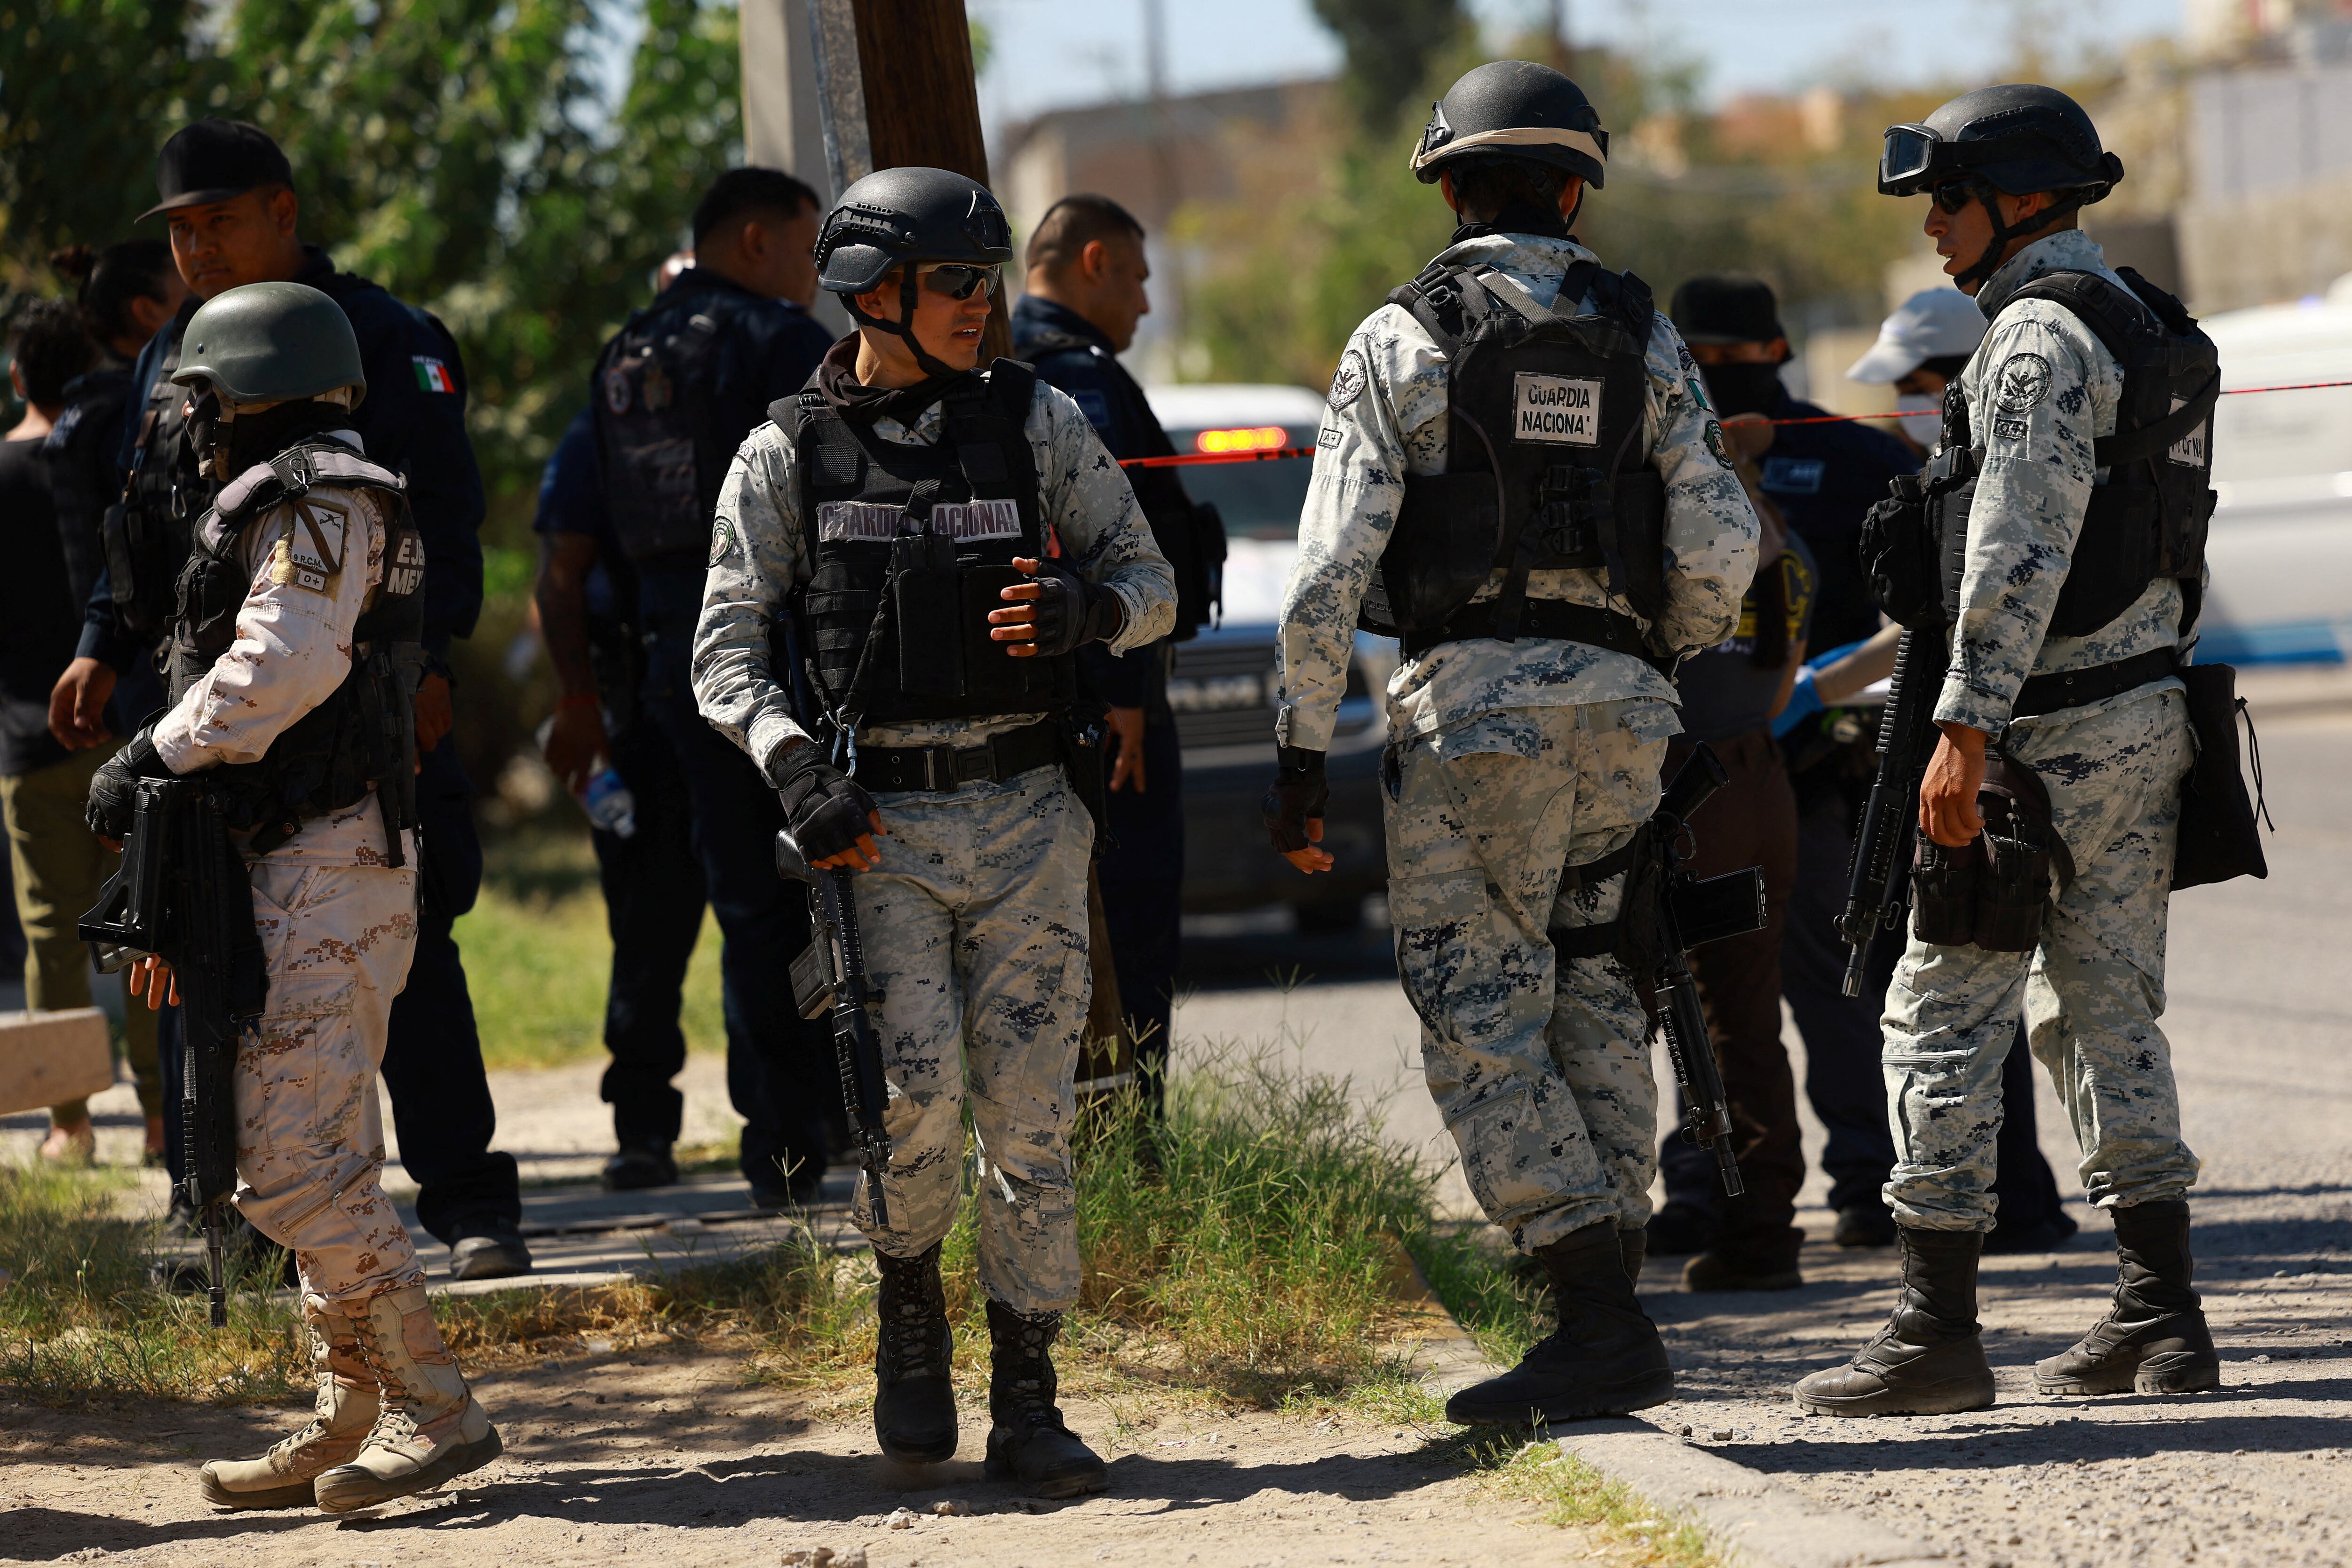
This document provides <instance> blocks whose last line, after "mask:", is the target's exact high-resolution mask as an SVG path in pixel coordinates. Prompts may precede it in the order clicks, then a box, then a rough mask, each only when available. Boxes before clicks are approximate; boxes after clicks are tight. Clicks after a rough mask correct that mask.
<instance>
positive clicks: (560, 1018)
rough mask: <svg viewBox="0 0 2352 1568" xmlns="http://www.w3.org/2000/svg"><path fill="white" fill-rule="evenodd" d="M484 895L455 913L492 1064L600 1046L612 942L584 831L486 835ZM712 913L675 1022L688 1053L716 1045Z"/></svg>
mask: <svg viewBox="0 0 2352 1568" xmlns="http://www.w3.org/2000/svg"><path fill="white" fill-rule="evenodd" d="M488 848H489V852H488V870H487V873H486V874H485V875H484V877H483V881H482V894H481V897H480V898H479V899H478V901H477V902H476V903H475V904H474V907H473V909H472V910H471V911H469V912H468V913H467V914H466V915H461V916H460V917H459V918H458V921H457V946H458V947H459V949H460V950H461V951H462V952H463V953H464V954H465V957H466V974H467V980H468V983H469V987H470V989H471V990H472V993H473V998H474V1022H475V1024H476V1026H477V1027H478V1029H479V1030H481V1035H482V1060H483V1061H484V1062H485V1063H487V1064H488V1066H490V1067H493V1068H529V1067H560V1066H562V1065H564V1064H566V1063H569V1062H576V1061H593V1060H595V1059H596V1058H598V1057H600V1056H602V1055H603V1054H604V998H605V995H606V992H607V990H608V989H609V988H610V983H611V979H612V973H613V940H612V937H611V936H609V935H608V934H607V932H606V931H605V928H604V895H603V894H602V893H601V892H600V891H599V890H598V888H597V885H596V861H595V855H594V853H593V851H592V850H591V849H590V848H589V843H588V837H587V834H586V831H584V830H583V831H577V832H570V831H566V832H557V831H530V832H523V833H517V834H512V835H509V836H508V837H506V838H504V839H500V840H496V841H492V843H491V844H490V845H489V847H488ZM679 1021H680V1023H681V1025H682V1026H683V1027H684V1029H685V1030H686V1043H687V1049H688V1050H689V1051H724V1050H726V1049H727V1027H726V1021H725V1019H724V1016H723V1015H722V1013H721V1010H720V1006H719V925H718V921H717V920H716V919H715V918H714V917H713V916H712V915H710V914H709V912H708V911H706V912H705V913H704V915H703V921H702V935H701V937H700V939H699V940H698V942H697V943H696V944H695V949H694V958H693V961H692V962H691V963H690V964H689V965H688V968H687V974H686V1002H685V1007H684V1009H683V1011H682V1013H681V1015H680V1019H679Z"/></svg>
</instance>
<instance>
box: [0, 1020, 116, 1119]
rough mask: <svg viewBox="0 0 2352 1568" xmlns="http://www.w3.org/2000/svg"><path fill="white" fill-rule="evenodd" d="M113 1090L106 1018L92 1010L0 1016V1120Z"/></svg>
mask: <svg viewBox="0 0 2352 1568" xmlns="http://www.w3.org/2000/svg"><path fill="white" fill-rule="evenodd" d="M113 1085H114V1053H113V1052H112V1051H110V1049H109V1048H108V1045H107V1034H106V1015H105V1014H104V1013H102V1012H100V1011H99V1010H98V1009H96V1008H68V1009H65V1010H63V1011H61V1012H47V1013H0V1115H11V1114H14V1113H16V1112H18V1111H39V1110H45V1109H47V1107H49V1106H51V1105H56V1104H58V1103H62V1102H64V1101H68V1100H79V1099H81V1098H83V1097H85V1096H87V1095H91V1094H96V1093H98V1092H100V1091H101V1090H105V1089H110V1088H112V1087H113Z"/></svg>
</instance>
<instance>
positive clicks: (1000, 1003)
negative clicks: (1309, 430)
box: [694, 384, 1175, 1312]
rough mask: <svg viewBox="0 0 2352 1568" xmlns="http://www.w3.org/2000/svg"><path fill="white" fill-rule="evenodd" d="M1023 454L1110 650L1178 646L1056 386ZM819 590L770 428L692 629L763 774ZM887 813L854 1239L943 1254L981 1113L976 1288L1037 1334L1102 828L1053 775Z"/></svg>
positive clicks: (1070, 1249) (1067, 1210)
mask: <svg viewBox="0 0 2352 1568" xmlns="http://www.w3.org/2000/svg"><path fill="white" fill-rule="evenodd" d="M942 423H943V419H942V415H941V413H940V405H939V404H938V403H936V402H934V403H932V404H931V405H929V407H928V408H926V409H925V410H924V412H923V413H922V414H921V415H920V416H919V419H918V420H917V421H916V423H914V425H913V426H911V427H908V426H907V425H904V424H901V423H898V421H897V420H894V419H888V418H885V419H881V420H878V421H877V422H876V424H875V434H877V436H878V437H879V438H880V439H882V440H884V441H889V442H898V443H903V444H920V445H931V444H935V443H936V442H937V441H938V440H939V437H940V428H941V425H942ZM1024 434H1026V435H1027V437H1028V440H1029V446H1030V451H1031V452H1032V453H1033V454H1034V456H1035V459H1036V468H1037V476H1038V494H1039V503H1040V513H1041V516H1042V517H1043V518H1044V519H1045V523H1046V524H1047V525H1048V527H1049V528H1052V529H1053V530H1054V531H1055V533H1056V534H1057V535H1058V537H1059V538H1060V540H1061V548H1062V550H1063V553H1064V556H1065V557H1066V559H1068V560H1069V561H1070V562H1071V563H1072V564H1073V565H1074V566H1076V568H1077V570H1079V571H1081V572H1082V573H1084V574H1085V576H1086V577H1087V580H1089V581H1092V582H1096V583H1100V584H1104V585H1106V586H1108V588H1109V590H1110V591H1112V592H1113V593H1115V594H1117V595H1118V599H1119V602H1120V607H1121V609H1122V610H1123V611H1124V612H1125V622H1124V623H1123V624H1122V625H1121V627H1120V629H1119V633H1118V636H1117V637H1116V638H1115V639H1113V640H1112V641H1111V642H1110V643H1109V644H1108V647H1109V650H1110V652H1111V653H1125V652H1127V651H1128V650H1129V648H1132V647H1139V646H1141V645H1142V644H1144V643H1149V642H1150V641H1152V640H1153V639H1154V638H1157V637H1162V636H1165V635H1166V634H1167V633H1168V631H1169V629H1170V627H1171V624H1172V623H1173V622H1174V619H1175V578H1174V575H1173V574H1172V573H1171V571H1170V570H1169V569H1168V563H1167V562H1166V560H1165V559H1162V558H1161V556H1160V549H1159V547H1158V546H1157V545H1155V544H1154V543H1153V542H1152V538H1151V533H1150V528H1147V527H1146V526H1145V524H1144V521H1143V514H1142V513H1141V511H1139V509H1138V508H1137V507H1136V504H1135V494H1134V492H1133V491H1132V490H1131V489H1129V487H1128V483H1127V478H1126V476H1125V475H1123V474H1122V473H1121V472H1120V471H1119V467H1118V464H1116V463H1115V462H1113V461H1112V460H1111V457H1110V455H1109V454H1108V452H1106V451H1105V450H1104V449H1103V445H1102V443H1101V442H1100V441H1099V440H1097V438H1096V435H1095V433H1094V428H1093V426H1091V425H1089V424H1088V423H1087V418H1086V415H1085V414H1083V413H1080V412H1079V411H1078V406H1077V404H1076V403H1074V402H1071V401H1070V400H1069V398H1068V396H1067V395H1066V394H1065V393H1063V392H1058V391H1055V389H1054V388H1051V387H1048V386H1045V385H1043V384H1040V385H1039V387H1038V388H1037V393H1036V397H1035V399H1034V401H1033V402H1031V404H1030V408H1029V418H1028V422H1027V424H1026V426H1025V429H1024ZM808 574H809V568H808V558H807V535H806V532H805V529H804V526H803V521H802V497H801V482H800V475H799V464H798V462H797V459H796V457H795V455H794V454H793V448H792V445H791V444H790V443H789V442H787V441H786V440H785V439H784V437H783V434H782V432H781V431H779V430H778V429H777V428H776V426H775V425H774V424H773V423H767V424H762V425H761V426H760V427H759V428H758V429H757V430H754V431H753V432H752V433H751V436H750V437H749V438H748V439H746V440H745V442H744V443H743V446H742V449H741V450H740V452H738V453H737V454H736V456H735V464H734V466H733V468H732V469H731V470H730V472H729V474H728V476H727V482H726V486H725V487H724V488H723V489H722V490H721V492H720V494H719V509H718V516H717V519H716V522H715V525H714V528H713V531H712V537H711V559H710V574H709V579H708V580H707V581H706V582H705V585H704V588H703V599H702V615H701V619H700V622H699V623H698V626H697V627H696V630H695V644H694V692H695V697H696V700H697V701H698V703H699V704H700V705H701V708H702V713H703V716H704V717H706V718H708V719H709V721H710V722H711V724H713V725H714V726H716V727H718V728H719V730H720V731H721V732H722V733H724V734H725V735H727V736H728V737H730V738H731V739H732V740H734V741H735V743H736V744H737V745H739V746H740V747H743V749H744V750H745V752H747V753H748V754H749V755H750V756H751V758H752V759H753V760H754V761H756V762H760V763H761V764H762V765H763V766H764V764H765V763H766V761H767V759H768V758H770V757H772V755H773V754H774V752H775V750H776V748H777V747H780V746H782V745H783V744H784V743H785V742H787V741H789V740H792V739H794V738H796V737H803V736H804V735H805V733H806V732H805V731H803V729H802V727H801V726H800V724H799V723H798V722H797V721H796V720H795V719H794V717H793V713H792V707H791V700H790V698H789V696H788V695H787V694H786V693H785V691H784V690H783V688H782V687H781V686H779V685H777V684H776V681H775V679H774V677H773V675H772V674H771V672H770V668H769V662H768V660H769V652H768V650H769V641H768V639H769V628H770V625H771V623H772V622H773V621H774V620H775V619H776V617H777V616H778V615H779V614H780V613H781V612H782V610H783V608H784V605H785V601H786V598H787V596H788V595H789V594H790V593H791V592H792V591H793V590H794V589H795V588H797V587H798V586H799V585H801V584H802V583H803V582H805V581H806V580H807V579H808ZM1038 717H1039V716H1038V715H1034V714H1027V715H1010V716H1002V717H997V718H992V719H987V720H982V721H971V720H961V719H958V720H937V721H930V722H924V723H911V724H890V725H868V726H866V727H862V728H860V729H859V730H858V732H857V737H856V738H857V742H858V744H859V745H861V746H912V745H942V744H953V745H957V746H970V745H972V744H975V743H976V742H977V741H978V740H980V739H981V738H982V737H985V736H987V735H990V734H992V733H994V732H996V731H999V730H1004V729H1013V728H1017V727H1021V726H1023V725H1025V724H1031V723H1034V722H1035V721H1036V719H1037V718H1038ZM875 799H876V801H877V804H878V805H879V807H880V808H881V812H882V821H883V823H884V825H885V827H887V829H888V836H887V837H886V838H883V839H881V840H879V841H878V842H879V843H880V844H881V846H882V866H881V868H880V869H878V870H875V871H871V872H867V873H864V874H862V875H860V876H858V877H857V878H856V890H857V918H858V924H859V926H860V929H861V932H862V934H863V936H864V938H865V951H866V967H867V968H868V970H869V971H871V973H872V975H873V977H874V983H875V986H876V988H877V989H878V990H879V991H880V993H881V996H882V1000H881V1002H880V1004H879V1006H878V1008H877V1011H878V1012H879V1013H880V1015H881V1017H880V1020H879V1025H880V1027H879V1032H880V1034H881V1037H882V1051H883V1066H884V1072H885V1075H886V1077H887V1079H888V1082H889V1092H890V1103H889V1108H888V1111H887V1113H886V1118H885V1122H886V1125H887V1129H888V1132H889V1134H890V1175H889V1176H888V1178H887V1180H888V1183H889V1187H888V1193H887V1196H888V1198H889V1209H890V1218H891V1219H892V1221H893V1228H892V1229H890V1230H888V1231H881V1230H877V1228H876V1227H875V1225H874V1219H873V1208H872V1204H871V1200H870V1197H868V1195H867V1194H866V1191H865V1190H864V1187H863V1186H862V1185H861V1187H860V1190H859V1194H858V1201H857V1207H856V1218H857V1222H858V1225H859V1228H861V1229H863V1230H864V1231H865V1232H866V1236H867V1237H868V1239H871V1240H872V1241H873V1243H874V1245H875V1246H876V1247H877V1248H879V1249H882V1250H883V1251H886V1252H888V1253H890V1254H891V1255H892V1256H894V1257H906V1258H911V1257H914V1256H916V1255H918V1254H919V1253H920V1252H922V1251H923V1250H924V1249H926V1248H928V1247H929V1246H930V1245H932V1244H933V1243H934V1242H936V1241H938V1240H939V1239H940V1238H941V1237H943V1236H945V1235H946V1234H947V1232H948V1228H949V1226H950V1225H951V1224H952V1223H953V1222H954V1219H955V1211H956V1204H957V1200H958V1198H959V1196H960V1192H959V1184H958V1179H957V1171H958V1169H959V1168H960V1166H961V1159H962V1155H963V1123H962V1113H963V1109H964V1106H965V1103H966V1102H967V1099H968V1100H969V1102H970V1105H971V1118H972V1129H973V1134H974V1137H975V1141H976V1142H977V1144H978V1145H979V1148H978V1153H977V1159H976V1162H975V1166H974V1174H975V1179H976V1180H977V1182H978V1184H979V1186H980V1211H981V1263H980V1268H981V1282H982V1286H983V1287H984V1288H985V1289H986V1291H988V1293H989V1294H990V1295H991V1296H992V1297H993V1298H995V1299H996V1300H997V1301H1001V1302H1003V1304H1004V1305H1006V1306H1008V1307H1012V1308H1014V1309H1016V1310H1018V1311H1020V1312H1055V1311H1060V1310H1063V1309H1066V1308H1067V1307H1069V1306H1070V1305H1072V1304H1073V1303H1075V1302H1076V1300H1077V1295H1078V1242H1077V1228H1076V1189H1075V1187H1074V1186H1073V1183H1072V1179H1071V1170H1070V1148H1069V1131H1070V1123H1071V1119H1072V1116H1073V1114H1074V1113H1075V1107H1076V1102H1075V1098H1074V1096H1073V1093H1072V1090H1071V1081H1072V1078H1073V1075H1074V1074H1075V1072H1076V1068H1077V1053H1078V1030H1079V1026H1080V1025H1081V1024H1083V1023H1084V1022H1085V1019H1086V1012H1087V998H1088V996H1089V994H1090V991H1091V985H1090V976H1089V973H1088V970H1087V860H1088V857H1089V854H1090V852H1091V845H1092V842H1093V835H1094V824H1093V821H1092V820H1091V819H1090V818H1089V817H1088V816H1087V813H1086V811H1085V810H1084V809H1083V807H1081V805H1080V804H1079V803H1078V801H1077V800H1076V799H1075V798H1074V797H1073V796H1072V794H1071V793H1070V791H1069V789H1068V788H1067V786H1066V783H1065V781H1064V779H1063V778H1062V775H1061V772H1060V770H1059V769H1058V768H1036V769H1033V770H1032V771H1030V772H1027V773H1024V774H1022V775H1020V776H1019V777H1017V778H1014V779H1007V780H1004V781H1002V782H999V783H994V784H989V783H973V784H966V785H963V786H961V788H959V789H955V790H953V791H950V792H940V793H886V794H879V795H877V796H876V798H875ZM967 1089H968V1090H969V1093H967Z"/></svg>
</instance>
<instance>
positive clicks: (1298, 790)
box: [1258, 746, 1331, 854]
mask: <svg viewBox="0 0 2352 1568" xmlns="http://www.w3.org/2000/svg"><path fill="white" fill-rule="evenodd" d="M1330 799H1331V787H1330V785H1329V784H1328V783H1326V782H1325V781H1324V779H1323V753H1321V752H1319V751H1308V750H1307V749H1306V748H1305V747H1297V746H1286V747H1283V748H1282V749H1281V750H1280V751H1279V752H1278V753H1276V758H1275V775H1274V788H1272V789H1268V790H1267V791H1266V792H1265V799H1264V800H1260V801H1259V802H1258V810H1261V811H1263V812H1264V813H1265V831H1266V836H1267V837H1268V838H1270V839H1272V840H1273V841H1274V847H1275V848H1276V849H1277V850H1280V851H1281V852H1283V853H1284V854H1290V853H1292V852H1296V851H1298V850H1303V849H1305V848H1307V845H1308V844H1309V843H1311V842H1312V840H1310V839H1308V838H1307V823H1309V822H1311V821H1318V820H1319V819H1320V818H1321V817H1322V815H1323V808H1324V806H1325V805H1327V804H1328V802H1329V801H1330Z"/></svg>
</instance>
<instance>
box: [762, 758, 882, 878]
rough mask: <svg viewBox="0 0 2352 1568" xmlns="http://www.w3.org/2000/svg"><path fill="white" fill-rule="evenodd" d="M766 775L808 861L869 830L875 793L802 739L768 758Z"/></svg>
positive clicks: (849, 846)
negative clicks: (863, 786)
mask: <svg viewBox="0 0 2352 1568" xmlns="http://www.w3.org/2000/svg"><path fill="white" fill-rule="evenodd" d="M768 780H769V782H770V783H772V784H773V785H775V787H776V794H777V795H778V796H779V797H780V798H781V799H782V801H783V803H784V821H785V824H786V825H787V826H789V827H790V828H791V829H792V831H793V841H794V842H796V843H798V844H799V845H800V847H801V853H802V854H803V855H806V856H807V857H808V860H809V863H810V864H811V865H814V864H815V863H816V862H819V861H823V860H830V859H832V858H833V857H834V856H835V855H837V854H840V853H841V852H843V851H845V850H854V849H856V847H857V841H858V839H859V838H860V837H862V836H863V835H865V834H867V833H871V832H872V831H874V823H873V821H872V813H873V811H874V809H875V808H874V797H873V796H871V795H868V794H867V793H866V791H865V790H863V789H859V788H858V787H857V785H856V781H855V780H853V779H851V778H850V777H849V775H847V774H846V773H844V772H843V771H842V770H841V769H840V768H835V767H834V766H833V765H832V764H831V763H829V762H827V761H826V760H825V759H824V753H823V752H821V751H819V750H818V749H817V748H816V747H814V746H812V745H810V744H809V743H808V742H806V741H797V742H794V743H793V745H790V746H787V747H783V748H782V750H780V751H778V752H777V753H776V754H775V755H774V756H772V757H771V758H768Z"/></svg>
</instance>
